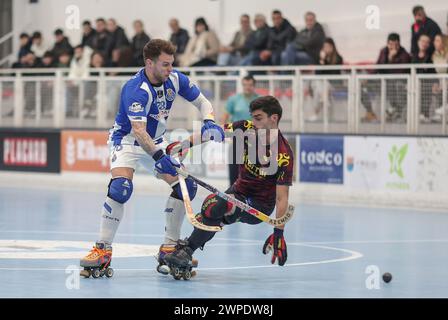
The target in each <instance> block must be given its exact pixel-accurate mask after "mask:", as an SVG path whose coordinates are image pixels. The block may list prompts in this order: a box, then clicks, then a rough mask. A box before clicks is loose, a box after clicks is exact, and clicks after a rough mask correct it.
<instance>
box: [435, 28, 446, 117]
mask: <svg viewBox="0 0 448 320" xmlns="http://www.w3.org/2000/svg"><path fill="white" fill-rule="evenodd" d="M432 61H433V63H434V64H435V65H446V64H448V37H447V36H445V35H442V34H438V35H436V36H435V38H434V53H433V55H432ZM435 70H436V72H437V73H442V74H446V73H447V72H448V68H446V67H438V68H437V67H436V68H435ZM442 84H443V82H442V81H441V80H439V81H438V82H436V83H434V85H433V88H432V93H433V95H432V101H431V104H433V105H434V109H435V110H434V116H433V117H432V118H431V119H432V120H433V121H436V122H440V121H442V119H443V112H445V113H447V112H448V107H447V106H445V107H444V106H442V103H443V96H442V94H443V87H442Z"/></svg>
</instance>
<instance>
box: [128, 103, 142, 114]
mask: <svg viewBox="0 0 448 320" xmlns="http://www.w3.org/2000/svg"><path fill="white" fill-rule="evenodd" d="M143 110H144V109H143V106H142V105H141V104H140V103H138V102H134V103H133V104H132V105H131V106H130V107H129V111H131V112H134V113H136V112H142V111H143Z"/></svg>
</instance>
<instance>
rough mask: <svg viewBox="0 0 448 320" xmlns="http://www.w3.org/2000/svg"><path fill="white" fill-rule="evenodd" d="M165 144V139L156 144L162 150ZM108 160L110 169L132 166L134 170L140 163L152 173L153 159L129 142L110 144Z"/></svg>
mask: <svg viewBox="0 0 448 320" xmlns="http://www.w3.org/2000/svg"><path fill="white" fill-rule="evenodd" d="M167 145H168V143H167V142H166V141H162V142H161V143H159V144H157V146H158V147H160V148H162V150H165V149H166V147H167ZM109 160H110V169H111V170H112V169H114V168H132V169H134V171H135V169H136V168H137V165H138V164H139V163H140V164H141V165H142V166H143V167H144V168H145V169H147V170H148V171H149V172H151V173H154V164H155V161H154V159H153V158H152V157H151V156H150V155H149V154H147V153H146V151H145V150H143V148H142V147H140V146H134V145H131V144H122V145H117V146H113V145H110V158H109Z"/></svg>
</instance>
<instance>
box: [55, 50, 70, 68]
mask: <svg viewBox="0 0 448 320" xmlns="http://www.w3.org/2000/svg"><path fill="white" fill-rule="evenodd" d="M71 58H72V56H71V55H70V53H69V52H68V51H62V52H61V54H60V55H59V58H58V63H57V65H56V67H57V68H70V61H71Z"/></svg>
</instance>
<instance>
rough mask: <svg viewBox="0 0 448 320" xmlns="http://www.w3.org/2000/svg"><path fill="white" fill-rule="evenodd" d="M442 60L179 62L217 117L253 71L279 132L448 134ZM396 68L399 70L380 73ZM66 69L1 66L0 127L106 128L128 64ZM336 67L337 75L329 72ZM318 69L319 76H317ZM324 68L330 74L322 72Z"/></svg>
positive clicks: (187, 119) (187, 121) (187, 111)
mask: <svg viewBox="0 0 448 320" xmlns="http://www.w3.org/2000/svg"><path fill="white" fill-rule="evenodd" d="M435 67H437V69H438V70H440V68H446V67H448V65H437V66H435V65H432V64H431V65H423V64H409V65H362V66H325V67H317V66H300V67H290V66H282V67H245V68H241V67H198V68H189V69H185V68H180V69H179V70H180V71H183V72H185V73H186V74H188V75H189V76H190V78H191V79H192V81H194V82H196V83H197V84H198V86H199V87H200V89H201V91H202V92H203V94H204V95H205V96H206V97H207V98H208V99H209V100H210V101H211V102H212V104H213V105H214V107H215V109H216V116H217V118H218V119H220V118H221V115H222V113H223V112H224V110H225V104H226V101H227V99H228V98H229V97H230V96H231V95H233V94H235V93H237V92H240V91H241V78H242V77H243V76H245V75H246V74H247V73H248V72H249V73H253V74H254V77H255V79H256V80H257V82H256V88H257V92H258V93H259V94H261V95H266V94H270V95H274V96H276V97H277V98H278V99H279V101H280V103H281V104H282V106H283V117H282V122H281V126H280V128H281V129H282V130H284V131H285V132H301V133H307V132H313V133H361V134H403V135H406V134H430V135H446V134H447V120H448V119H447V112H448V105H447V99H448V95H447V89H448V74H447V73H432V74H426V73H425V74H423V73H420V71H424V70H426V69H428V68H435ZM391 69H395V70H396V69H400V70H402V71H403V73H400V74H396V73H392V74H383V72H387V70H391ZM68 71H69V70H68V69H0V93H1V95H0V127H45V128H49V127H50V128H52V127H55V128H109V127H111V126H112V124H113V121H114V117H115V113H116V111H117V108H118V103H119V96H120V91H121V87H122V86H123V84H124V83H125V82H126V81H127V80H128V79H129V78H130V76H131V75H133V74H134V73H135V72H136V71H137V69H135V68H102V69H91V75H90V76H89V77H88V78H84V79H72V78H70V77H69V76H68ZM335 71H337V72H338V73H339V74H333V73H334V72H335ZM317 73H318V74H317ZM326 73H331V74H326ZM195 119H199V113H198V112H197V110H196V109H195V108H194V107H192V106H188V103H187V102H186V101H185V100H183V99H176V101H175V104H174V106H173V109H172V111H171V115H170V120H169V123H168V125H169V129H174V128H180V127H181V128H185V129H189V130H191V129H192V120H195Z"/></svg>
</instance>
